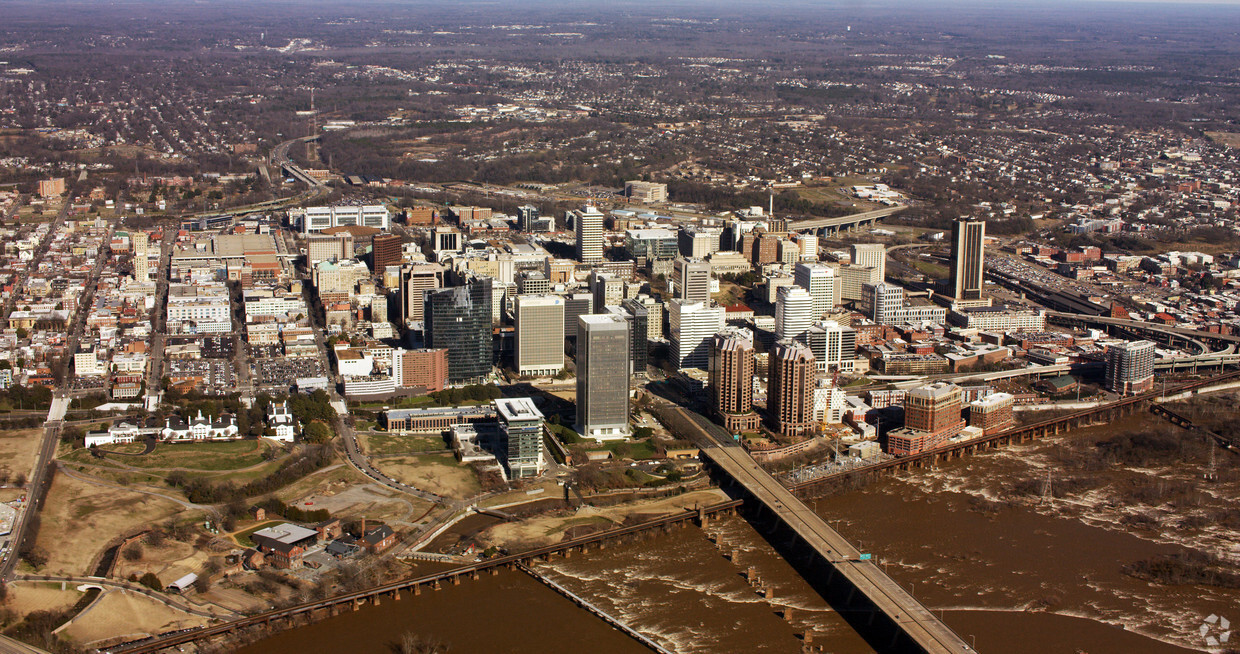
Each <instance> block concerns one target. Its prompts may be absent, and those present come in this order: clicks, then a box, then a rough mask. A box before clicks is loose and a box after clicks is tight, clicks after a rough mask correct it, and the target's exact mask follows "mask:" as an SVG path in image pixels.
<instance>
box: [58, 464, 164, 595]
mask: <svg viewBox="0 0 1240 654" xmlns="http://www.w3.org/2000/svg"><path fill="white" fill-rule="evenodd" d="M184 510H185V509H184V507H182V506H180V505H178V504H176V503H174V502H171V501H169V500H164V499H160V498H158V497H154V496H151V495H143V494H140V493H134V492H131V491H126V490H122V489H119V488H104V487H101V486H95V485H91V484H87V483H86V482H83V481H79V480H77V479H74V478H72V477H70V476H68V475H64V474H61V475H56V477H55V479H54V480H53V482H52V487H51V490H50V491H48V495H47V503H46V505H45V507H44V509H43V515H42V524H41V526H40V528H39V538H38V542H37V544H38V547H41V548H43V550H44V551H46V552H47V554H48V563H47V565H45V566H44V567H43V569H42V571H44V572H48V573H51V574H66V575H82V574H91V573H92V572H93V571H92V570H90V564H91V561H92V560H93V559H94V557H95V555H96V554H98V553H99V552H101V551H102V550H103V549H104V548H105V546H106V545H107V543H108V541H110V540H112V539H113V538H115V537H117V536H120V535H122V534H125V533H128V532H133V531H138V530H140V529H141V528H142V527H144V526H147V525H151V524H153V523H155V522H158V521H160V520H163V519H166V518H168V517H170V516H172V515H176V514H183V513H184Z"/></svg>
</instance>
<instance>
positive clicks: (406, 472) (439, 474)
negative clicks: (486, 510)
mask: <svg viewBox="0 0 1240 654" xmlns="http://www.w3.org/2000/svg"><path fill="white" fill-rule="evenodd" d="M373 463H374V464H375V467H376V468H378V469H379V470H381V471H383V472H385V473H387V474H389V475H391V476H392V478H393V479H396V480H397V481H399V482H401V483H404V484H408V485H409V486H413V487H414V488H420V489H422V490H425V491H429V492H431V493H435V494H436V495H443V496H444V497H452V498H465V497H469V496H470V495H473V494H475V493H477V492H478V490H479V489H480V488H481V485H480V484H479V483H478V477H477V476H476V475H474V471H473V470H472V469H471V468H468V467H466V466H463V465H459V464H457V463H456V461H455V460H454V459H452V458H451V457H441V456H423V457H401V458H393V459H376V460H375V461H374V462H373Z"/></svg>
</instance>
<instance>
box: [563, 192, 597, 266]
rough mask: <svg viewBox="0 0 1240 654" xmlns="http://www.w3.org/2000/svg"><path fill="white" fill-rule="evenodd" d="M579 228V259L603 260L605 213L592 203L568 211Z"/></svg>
mask: <svg viewBox="0 0 1240 654" xmlns="http://www.w3.org/2000/svg"><path fill="white" fill-rule="evenodd" d="M568 214H569V215H568V217H569V218H570V219H571V220H572V221H573V226H574V227H575V228H576V229H577V260H578V261H580V262H582V263H599V262H600V261H602V260H603V214H602V213H601V212H600V211H599V210H598V209H596V208H594V207H593V206H592V205H586V206H585V207H583V208H582V209H581V210H580V211H570V212H568Z"/></svg>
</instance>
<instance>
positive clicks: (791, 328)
mask: <svg viewBox="0 0 1240 654" xmlns="http://www.w3.org/2000/svg"><path fill="white" fill-rule="evenodd" d="M813 312H814V300H813V298H812V297H811V296H810V294H809V291H807V290H805V289H803V288H801V287H800V286H785V287H783V288H781V289H779V299H778V300H776V301H775V338H776V339H778V340H781V341H782V340H785V339H791V338H797V337H799V336H801V335H802V334H804V333H805V331H806V330H808V329H809V326H810V325H811V324H813V322H814V317H813Z"/></svg>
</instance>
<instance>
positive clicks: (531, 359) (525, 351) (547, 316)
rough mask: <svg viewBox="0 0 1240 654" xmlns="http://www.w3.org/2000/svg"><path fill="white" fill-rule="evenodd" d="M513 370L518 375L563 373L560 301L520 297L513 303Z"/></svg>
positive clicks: (553, 297)
mask: <svg viewBox="0 0 1240 654" xmlns="http://www.w3.org/2000/svg"><path fill="white" fill-rule="evenodd" d="M512 315H513V321H514V324H515V330H516V352H515V359H516V366H515V367H516V369H517V373H518V374H521V375H535V376H543V375H547V376H550V375H558V374H560V372H562V371H563V370H564V298H562V297H560V296H558V295H520V296H518V297H517V299H516V301H515V302H514V303H513V310H512Z"/></svg>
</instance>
